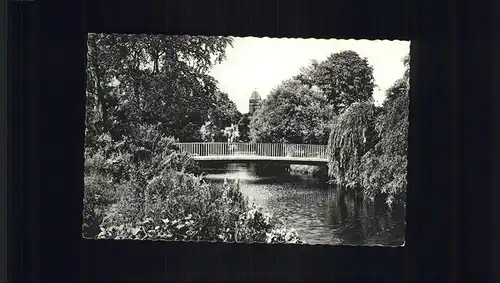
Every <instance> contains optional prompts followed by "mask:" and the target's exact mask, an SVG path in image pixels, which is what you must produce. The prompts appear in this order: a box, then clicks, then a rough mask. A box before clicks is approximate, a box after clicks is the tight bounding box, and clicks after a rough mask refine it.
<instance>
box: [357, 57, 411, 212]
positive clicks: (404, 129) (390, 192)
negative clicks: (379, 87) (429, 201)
mask: <svg viewBox="0 0 500 283" xmlns="http://www.w3.org/2000/svg"><path fill="white" fill-rule="evenodd" d="M409 61H410V57H409V55H407V56H405V57H404V58H403V63H404V64H405V72H404V75H403V77H402V78H401V79H399V80H397V81H396V82H395V83H394V85H393V86H392V87H391V88H389V90H388V93H387V100H386V101H384V104H383V110H382V113H381V114H380V115H379V116H378V117H377V121H376V130H377V135H378V142H377V143H376V144H375V146H374V147H373V148H372V149H371V150H370V151H369V152H368V153H367V154H366V155H365V156H364V157H363V164H364V165H363V176H362V183H363V186H364V187H365V188H366V190H365V191H366V192H367V194H369V195H371V196H375V195H381V194H382V195H385V196H386V197H387V199H386V201H387V202H388V204H390V203H392V201H393V200H394V199H398V200H404V197H405V195H406V186H407V180H406V175H407V153H408V126H409V104H410V97H409V93H408V91H409V70H410V69H409V68H410V66H409ZM403 203H404V201H403Z"/></svg>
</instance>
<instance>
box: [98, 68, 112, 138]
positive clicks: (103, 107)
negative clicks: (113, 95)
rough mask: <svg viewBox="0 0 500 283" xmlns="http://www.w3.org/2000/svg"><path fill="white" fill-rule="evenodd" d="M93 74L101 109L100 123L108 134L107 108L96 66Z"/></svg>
mask: <svg viewBox="0 0 500 283" xmlns="http://www.w3.org/2000/svg"><path fill="white" fill-rule="evenodd" d="M94 71H95V75H96V80H95V84H96V91H97V100H98V101H99V105H100V106H101V111H102V125H103V132H104V133H107V134H109V114H108V108H107V104H106V97H105V94H104V89H103V87H102V80H101V77H100V75H101V74H100V72H99V71H98V70H97V68H96V69H95V70H94Z"/></svg>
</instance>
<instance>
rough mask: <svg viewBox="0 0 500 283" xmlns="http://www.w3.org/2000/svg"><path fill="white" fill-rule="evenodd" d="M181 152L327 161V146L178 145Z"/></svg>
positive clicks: (278, 144)
mask: <svg viewBox="0 0 500 283" xmlns="http://www.w3.org/2000/svg"><path fill="white" fill-rule="evenodd" d="M176 144H177V145H178V146H179V148H180V150H181V151H186V152H188V153H191V154H193V155H197V156H228V155H252V156H268V157H297V158H321V159H327V146H326V145H316V144H283V143H224V142H211V143H202V142H200V143H176Z"/></svg>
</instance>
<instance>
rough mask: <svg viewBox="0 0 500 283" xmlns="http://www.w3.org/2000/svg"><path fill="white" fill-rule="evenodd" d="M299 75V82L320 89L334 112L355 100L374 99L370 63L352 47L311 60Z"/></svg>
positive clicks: (373, 84)
mask: <svg viewBox="0 0 500 283" xmlns="http://www.w3.org/2000/svg"><path fill="white" fill-rule="evenodd" d="M298 77H299V79H300V80H301V81H302V83H304V84H306V85H310V86H317V87H318V88H319V89H321V90H322V91H323V93H324V95H325V96H326V98H327V100H328V103H329V104H331V105H332V106H333V108H334V110H335V112H336V113H340V112H342V111H343V110H344V109H346V108H347V107H349V106H350V105H351V104H353V103H354V102H364V101H372V100H373V97H372V95H373V89H374V87H375V83H374V77H373V67H372V66H371V65H370V64H369V63H368V60H367V59H366V58H361V57H360V56H359V55H358V54H357V53H356V52H354V51H350V50H348V51H342V52H339V53H335V54H332V55H330V56H329V57H328V58H327V59H326V60H325V61H322V62H320V63H317V62H313V63H312V64H311V66H309V67H308V68H304V69H303V70H302V74H301V75H299V76H298Z"/></svg>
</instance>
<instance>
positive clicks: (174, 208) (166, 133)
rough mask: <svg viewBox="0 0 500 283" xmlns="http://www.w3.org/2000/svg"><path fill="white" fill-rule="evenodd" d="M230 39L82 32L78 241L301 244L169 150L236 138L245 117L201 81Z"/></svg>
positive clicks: (209, 82) (207, 79)
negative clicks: (84, 84)
mask: <svg viewBox="0 0 500 283" xmlns="http://www.w3.org/2000/svg"><path fill="white" fill-rule="evenodd" d="M231 42H232V40H231V38H224V37H205V36H196V37H193V36H164V35H141V36H137V35H111V34H90V35H89V38H88V64H87V76H88V77H87V79H88V80H87V82H88V85H87V108H86V147H85V193H84V209H83V234H84V236H85V237H91V238H95V237H97V238H116V239H120V238H127V239H166V240H203V241H221V240H222V241H239V242H270V243H274V242H290V243H293V242H296V243H300V239H299V238H298V236H297V234H296V233H295V232H294V231H293V230H290V229H287V228H286V227H284V226H283V225H280V224H279V223H278V222H277V221H276V220H273V219H272V218H271V217H270V216H269V215H267V214H265V213H263V212H261V211H260V210H259V209H258V208H255V207H250V206H249V204H248V203H247V201H246V200H245V199H244V198H243V195H242V194H241V192H240V191H239V189H238V187H237V186H236V185H233V184H227V183H226V184H224V185H216V184H210V183H207V182H205V181H204V180H203V178H202V177H200V168H199V167H198V164H197V163H196V162H195V161H194V160H193V159H192V158H191V156H190V155H189V154H187V153H185V152H181V151H180V150H179V148H178V147H177V146H175V142H176V141H179V140H181V141H183V142H189V141H200V140H202V139H203V140H210V141H212V140H217V141H218V140H222V139H229V140H231V139H232V140H234V139H236V138H238V136H239V131H238V130H239V127H240V122H241V121H242V118H243V117H242V115H241V114H240V113H239V112H238V111H237V109H236V107H235V105H234V103H233V102H231V101H230V100H229V98H228V95H227V94H225V93H222V92H221V91H219V90H218V89H217V87H216V81H215V80H214V79H213V78H212V77H211V76H210V75H208V73H209V70H210V68H211V67H212V66H213V65H214V64H215V63H217V62H220V61H221V60H223V59H224V54H225V49H226V47H227V46H228V45H230V44H231Z"/></svg>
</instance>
